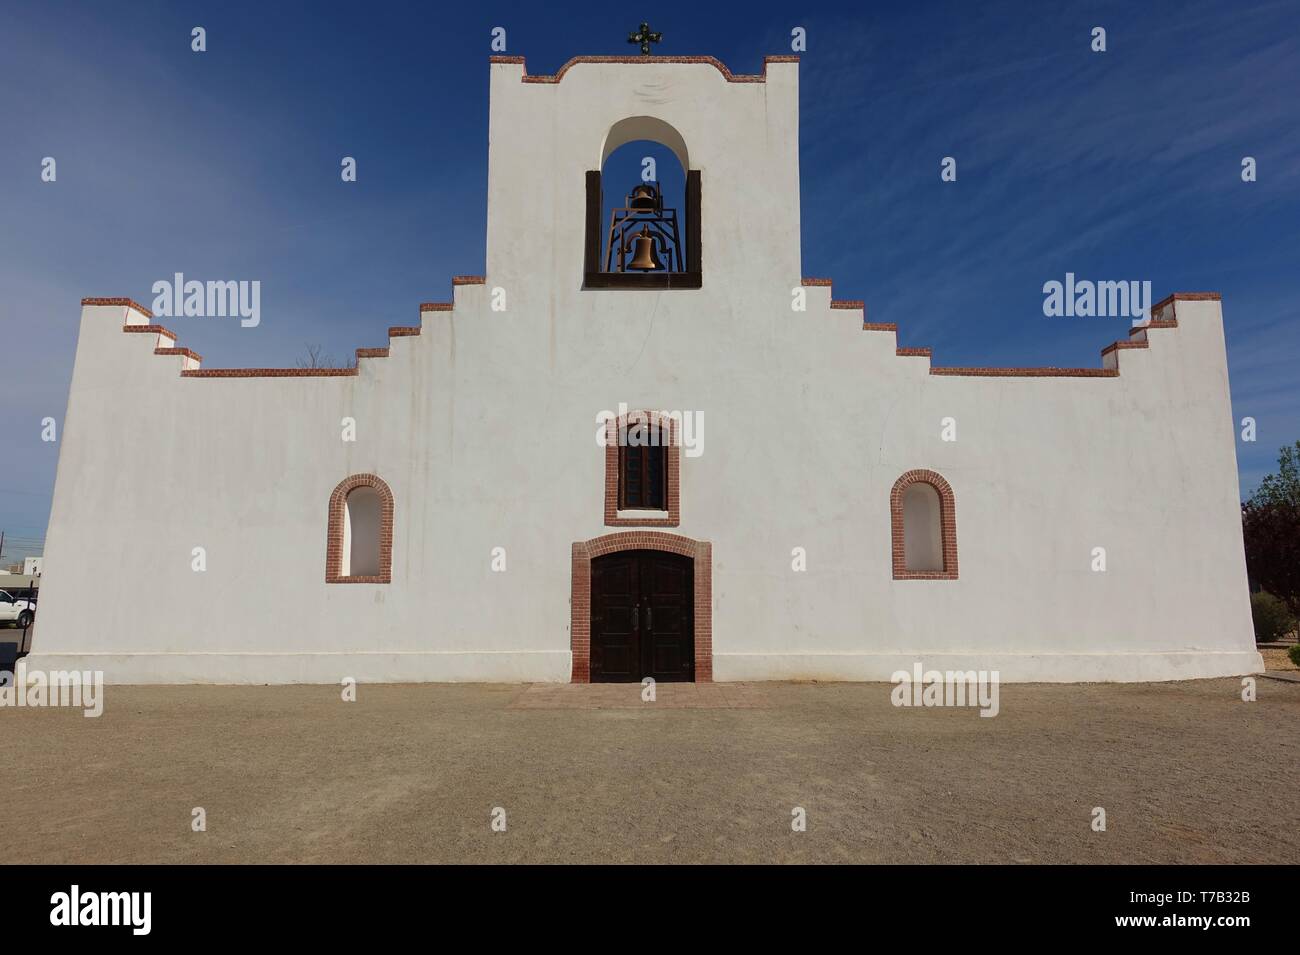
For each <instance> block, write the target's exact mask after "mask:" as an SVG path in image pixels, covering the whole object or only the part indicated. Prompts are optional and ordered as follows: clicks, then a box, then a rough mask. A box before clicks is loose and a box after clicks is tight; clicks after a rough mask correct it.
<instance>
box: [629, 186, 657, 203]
mask: <svg viewBox="0 0 1300 955" xmlns="http://www.w3.org/2000/svg"><path fill="white" fill-rule="evenodd" d="M628 205H629V206H630V207H631V208H633V209H641V210H647V209H658V208H659V192H658V190H656V189H655V187H654V186H652V185H650V183H648V182H643V183H641V184H640V185H639V186H637V187H636V188H635V189H633V190H632V196H631V201H630V202H629V203H628Z"/></svg>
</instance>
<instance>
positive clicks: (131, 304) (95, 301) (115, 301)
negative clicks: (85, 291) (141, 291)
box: [81, 298, 153, 318]
mask: <svg viewBox="0 0 1300 955" xmlns="http://www.w3.org/2000/svg"><path fill="white" fill-rule="evenodd" d="M81 305H82V307H83V308H84V307H85V306H87V305H123V306H125V307H127V308H131V309H135V311H137V312H139V313H140V314H141V315H143V316H144V317H145V318H153V312H151V311H149V309H147V308H145V307H144V306H143V305H141V304H140V303H139V302H135V301H132V300H131V299H129V298H83V299H82V300H81Z"/></svg>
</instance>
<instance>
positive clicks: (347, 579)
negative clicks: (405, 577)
mask: <svg viewBox="0 0 1300 955" xmlns="http://www.w3.org/2000/svg"><path fill="white" fill-rule="evenodd" d="M392 567H393V492H392V491H391V490H389V488H388V485H387V484H385V483H384V482H383V480H382V479H381V478H379V477H377V476H375V475H373V474H354V475H353V476H352V477H350V478H346V479H344V480H343V481H341V482H340V483H339V485H338V487H336V488H334V493H333V494H331V495H330V503H329V533H328V537H327V539H326V544H325V582H326V583H331V584H386V583H389V582H390V581H391V580H392Z"/></svg>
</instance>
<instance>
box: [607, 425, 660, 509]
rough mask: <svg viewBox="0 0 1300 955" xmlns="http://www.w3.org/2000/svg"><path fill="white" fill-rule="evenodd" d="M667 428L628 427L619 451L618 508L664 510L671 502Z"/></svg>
mask: <svg viewBox="0 0 1300 955" xmlns="http://www.w3.org/2000/svg"><path fill="white" fill-rule="evenodd" d="M667 444H668V429H667V428H660V427H659V425H658V424H651V423H649V422H647V421H639V422H634V423H631V424H629V425H628V426H627V442H626V443H625V444H621V445H619V449H618V506H619V508H620V509H621V510H637V511H662V510H666V509H667V506H668V505H667V501H668V447H667Z"/></svg>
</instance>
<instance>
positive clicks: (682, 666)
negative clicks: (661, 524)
mask: <svg viewBox="0 0 1300 955" xmlns="http://www.w3.org/2000/svg"><path fill="white" fill-rule="evenodd" d="M646 677H653V678H654V679H655V680H656V681H657V682H679V683H680V682H687V683H689V682H691V681H693V680H694V679H695V562H694V561H693V560H691V558H689V557H682V556H681V555H679V554H668V553H663V552H661V551H653V550H631V551H620V552H619V553H616V554H606V555H605V556H604V557H597V558H596V559H594V560H593V561H592V562H591V681H592V682H593V683H639V682H640V681H641V680H643V679H644V678H646Z"/></svg>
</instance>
